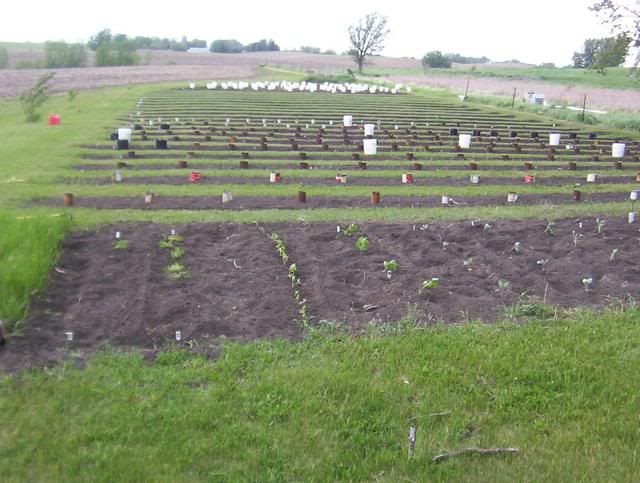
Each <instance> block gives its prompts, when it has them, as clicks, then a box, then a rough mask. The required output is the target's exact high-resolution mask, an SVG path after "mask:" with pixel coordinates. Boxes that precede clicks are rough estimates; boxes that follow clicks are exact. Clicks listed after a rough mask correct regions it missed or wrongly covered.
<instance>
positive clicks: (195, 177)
mask: <svg viewBox="0 0 640 483" xmlns="http://www.w3.org/2000/svg"><path fill="white" fill-rule="evenodd" d="M189 181H190V182H191V183H199V182H200V181H202V175H201V174H200V173H198V172H197V171H191V174H190V175H189Z"/></svg>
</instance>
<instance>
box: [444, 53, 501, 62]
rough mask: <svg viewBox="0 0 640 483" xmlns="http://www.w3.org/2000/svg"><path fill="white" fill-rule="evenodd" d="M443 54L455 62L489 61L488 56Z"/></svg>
mask: <svg viewBox="0 0 640 483" xmlns="http://www.w3.org/2000/svg"><path fill="white" fill-rule="evenodd" d="M444 56H445V57H446V58H447V59H449V60H450V61H451V62H455V63H456V64H486V63H487V62H490V61H491V59H489V58H488V57H484V56H483V57H465V56H463V55H460V54H444Z"/></svg>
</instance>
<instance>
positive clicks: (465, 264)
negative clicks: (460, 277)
mask: <svg viewBox="0 0 640 483" xmlns="http://www.w3.org/2000/svg"><path fill="white" fill-rule="evenodd" d="M472 263H473V257H469V258H467V259H466V260H464V261H463V262H462V264H463V265H464V266H465V267H467V269H468V270H469V271H471V264H472Z"/></svg>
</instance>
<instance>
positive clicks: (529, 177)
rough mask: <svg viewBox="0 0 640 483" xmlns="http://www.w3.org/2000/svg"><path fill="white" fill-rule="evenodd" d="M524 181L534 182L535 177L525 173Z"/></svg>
mask: <svg viewBox="0 0 640 483" xmlns="http://www.w3.org/2000/svg"><path fill="white" fill-rule="evenodd" d="M524 182H525V183H527V184H533V183H535V182H536V177H535V175H533V174H526V175H525V176H524Z"/></svg>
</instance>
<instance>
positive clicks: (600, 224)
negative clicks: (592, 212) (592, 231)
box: [596, 218, 605, 235]
mask: <svg viewBox="0 0 640 483" xmlns="http://www.w3.org/2000/svg"><path fill="white" fill-rule="evenodd" d="M604 224H605V221H604V220H601V219H600V218H596V229H597V230H598V235H602V234H603V233H604Z"/></svg>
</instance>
